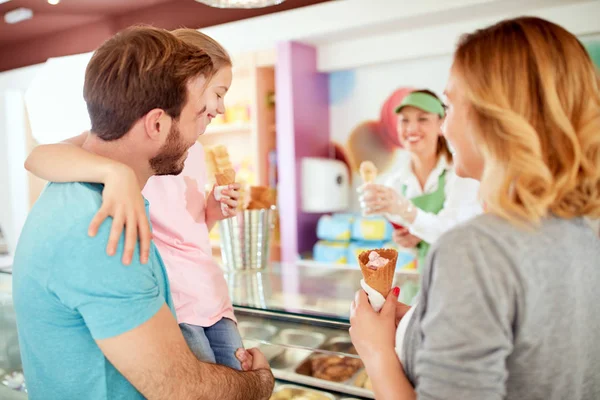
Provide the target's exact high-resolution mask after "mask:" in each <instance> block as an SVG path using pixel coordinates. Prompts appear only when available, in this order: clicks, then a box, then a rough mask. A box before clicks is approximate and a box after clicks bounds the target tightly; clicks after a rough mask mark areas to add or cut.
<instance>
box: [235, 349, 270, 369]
mask: <svg viewBox="0 0 600 400" xmlns="http://www.w3.org/2000/svg"><path fill="white" fill-rule="evenodd" d="M235 356H236V358H237V359H238V360H239V361H240V363H242V370H243V371H256V370H259V369H266V370H271V367H270V366H269V362H268V361H267V358H266V357H265V355H264V354H263V353H261V351H260V350H259V349H257V348H252V349H248V350H245V349H237V351H236V352H235Z"/></svg>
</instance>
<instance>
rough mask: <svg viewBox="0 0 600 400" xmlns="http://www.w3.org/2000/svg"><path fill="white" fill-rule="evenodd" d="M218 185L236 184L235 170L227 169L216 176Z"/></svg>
mask: <svg viewBox="0 0 600 400" xmlns="http://www.w3.org/2000/svg"><path fill="white" fill-rule="evenodd" d="M215 179H216V181H217V185H219V186H225V185H231V184H232V183H235V170H233V169H232V168H228V169H225V170H223V171H221V172H218V173H216V174H215Z"/></svg>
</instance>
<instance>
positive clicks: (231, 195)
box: [206, 183, 241, 226]
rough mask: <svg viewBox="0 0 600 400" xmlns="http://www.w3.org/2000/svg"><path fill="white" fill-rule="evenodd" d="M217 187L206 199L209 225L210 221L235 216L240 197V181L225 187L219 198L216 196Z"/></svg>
mask: <svg viewBox="0 0 600 400" xmlns="http://www.w3.org/2000/svg"><path fill="white" fill-rule="evenodd" d="M215 187H216V186H215ZM215 187H213V190H211V192H210V194H209V195H208V198H207V199H206V221H207V223H208V225H209V226H210V223H214V222H217V221H221V220H223V219H226V218H230V217H233V216H235V214H236V212H237V211H236V210H237V206H238V199H239V198H240V192H239V190H240V188H241V185H240V184H239V183H232V184H231V185H228V187H227V188H226V189H223V190H222V191H221V197H220V199H219V200H217V199H216V198H215Z"/></svg>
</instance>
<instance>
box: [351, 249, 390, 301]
mask: <svg viewBox="0 0 600 400" xmlns="http://www.w3.org/2000/svg"><path fill="white" fill-rule="evenodd" d="M372 251H375V252H377V253H378V254H379V256H381V257H384V258H387V259H388V260H389V261H388V263H387V264H386V265H384V266H383V267H379V268H377V269H371V268H369V267H367V264H368V263H369V254H370V253H371V252H372ZM397 261H398V252H397V251H396V250H394V249H373V250H367V251H363V252H362V253H360V254H359V256H358V263H359V264H360V270H361V272H362V274H363V278H364V279H365V283H366V284H367V285H369V286H370V287H372V288H373V289H375V290H377V291H378V292H379V293H380V294H381V295H382V296H383V297H387V295H388V294H389V292H390V290H392V283H393V281H394V273H395V272H396V262H397Z"/></svg>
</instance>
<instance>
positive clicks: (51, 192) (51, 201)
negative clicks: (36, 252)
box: [19, 182, 102, 247]
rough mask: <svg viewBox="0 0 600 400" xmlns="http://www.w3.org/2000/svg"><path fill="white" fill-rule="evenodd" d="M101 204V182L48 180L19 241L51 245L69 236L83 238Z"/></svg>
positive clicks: (30, 213)
mask: <svg viewBox="0 0 600 400" xmlns="http://www.w3.org/2000/svg"><path fill="white" fill-rule="evenodd" d="M101 204H102V186H101V185H92V184H87V183H79V182H78V183H50V184H48V185H47V186H46V188H45V189H44V191H43V192H42V194H41V195H40V197H39V198H38V200H37V201H36V202H35V204H34V205H33V207H32V208H31V211H30V212H29V215H28V217H27V222H26V223H25V226H24V227H23V231H22V233H21V238H20V240H19V241H20V242H24V243H26V242H29V245H33V244H35V242H40V243H45V244H46V245H50V244H52V243H54V242H57V241H58V242H63V241H64V240H66V239H70V238H77V237H81V240H85V239H86V237H87V227H88V226H89V224H90V222H91V221H92V218H93V216H94V214H95V213H96V212H97V211H98V209H99V208H100V206H101ZM32 242H33V243H32ZM34 247H35V246H34Z"/></svg>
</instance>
